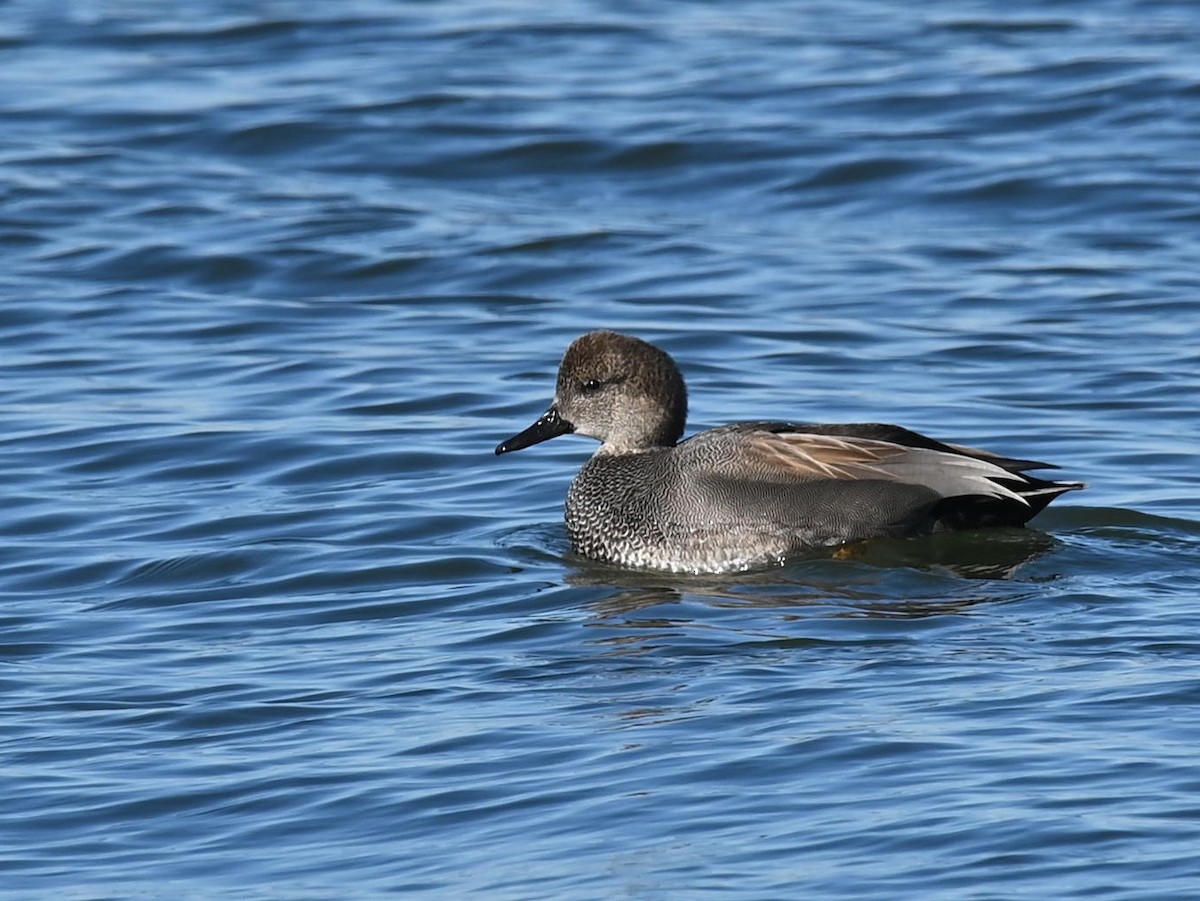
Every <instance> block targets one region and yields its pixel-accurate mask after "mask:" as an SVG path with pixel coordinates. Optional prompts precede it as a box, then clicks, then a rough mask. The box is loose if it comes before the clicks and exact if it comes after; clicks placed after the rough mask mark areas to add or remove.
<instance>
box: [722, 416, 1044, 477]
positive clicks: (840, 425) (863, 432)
mask: <svg viewBox="0 0 1200 901" xmlns="http://www.w3.org/2000/svg"><path fill="white" fill-rule="evenodd" d="M729 428H733V429H752V430H756V431H765V432H797V433H806V434H814V435H837V436H839V437H842V438H866V439H868V440H871V441H886V442H888V443H889V444H899V445H900V446H902V447H914V448H923V449H925V450H937V451H942V452H944V453H949V454H962V455H963V456H966V457H975V458H976V459H977V460H986V461H987V462H989V463H994V464H995V465H997V466H999V467H1000V468H1001V469H1006V470H1008V471H1009V472H1012V473H1019V472H1026V471H1028V470H1030V469H1058V467H1057V466H1055V465H1054V464H1053V463H1042V462H1040V461H1038V460H1024V459H1019V458H1016V457H1005V456H1003V455H1002V454H996V453H993V452H992V451H987V450H982V449H981V448H978V447H968V446H967V445H965V444H950V443H949V442H946V441H938V440H937V439H936V438H930V437H929V436H928V435H922V434H921V433H920V432H914V431H913V430H912V429H906V428H904V427H903V426H899V425H891V424H889V423H884V422H837V423H825V422H822V423H808V422H806V423H795V422H774V421H761V422H745V423H735V424H734V425H733V426H731V427H729Z"/></svg>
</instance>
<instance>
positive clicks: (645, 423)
mask: <svg viewBox="0 0 1200 901" xmlns="http://www.w3.org/2000/svg"><path fill="white" fill-rule="evenodd" d="M686 420H687V389H686V388H685V387H684V384H683V376H681V375H680V374H679V368H678V367H677V366H676V365H675V361H674V360H672V359H671V357H670V355H669V354H667V353H666V352H665V351H662V350H659V349H658V348H657V347H655V346H654V345H653V344H650V343H648V342H646V341H642V340H641V339H639V338H633V337H631V336H629V335H622V334H619V333H617V332H609V331H595V332H588V333H587V334H586V335H583V336H581V337H579V338H577V339H575V341H573V342H572V343H571V346H570V347H568V348H567V352H566V354H564V355H563V358H562V363H561V364H559V367H558V383H557V386H556V387H555V392H554V403H552V404H551V405H550V409H548V410H547V411H546V412H545V413H544V414H543V415H542V416H541V418H539V419H538V421H537V422H535V423H534V424H533V425H531V426H530V427H529V428H527V429H526V430H525V431H523V432H521V433H520V434H519V435H514V436H513V437H512V438H510V439H508V440H507V441H505V442H503V443H502V444H501V445H500V446H499V447H497V448H496V453H497V454H503V453H507V452H508V451H514V450H520V449H522V448H525V447H529V446H530V445H532V444H537V443H538V442H540V441H546V440H547V439H550V438H554V437H556V436H557V435H563V434H566V433H568V432H575V433H577V434H580V435H587V436H589V437H591V438H596V439H598V440H600V441H601V442H602V447H601V449H600V450H601V452H602V453H630V452H634V451H639V450H649V449H650V448H654V447H672V446H674V445H675V443H676V442H678V441H679V439H680V437H682V435H683V426H684V423H685V421H686Z"/></svg>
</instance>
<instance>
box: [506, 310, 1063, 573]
mask: <svg viewBox="0 0 1200 901" xmlns="http://www.w3.org/2000/svg"><path fill="white" fill-rule="evenodd" d="M687 397H688V396H687V387H686V385H685V383H684V379H683V376H682V374H681V373H680V370H679V367H678V366H677V365H676V363H675V360H674V359H673V358H672V357H671V356H670V354H668V353H667V352H666V351H664V350H662V349H661V348H659V347H656V346H655V345H653V344H651V343H650V342H648V341H644V340H642V339H640V338H636V337H634V336H631V335H626V334H622V333H620V332H615V331H609V330H606V329H602V330H597V331H591V332H588V333H587V334H584V335H582V336H580V337H579V338H576V339H575V340H574V341H573V342H571V344H570V346H569V347H568V348H567V350H566V353H565V354H564V355H563V358H562V361H561V363H560V364H559V367H558V378H557V381H556V385H555V391H554V399H553V401H552V403H551V404H550V406H549V407H548V408H547V409H546V411H545V412H544V413H543V414H542V415H541V416H540V417H538V419H537V420H536V421H535V422H534V423H533V424H532V425H530V426H529V427H528V428H526V429H524V430H523V431H521V432H519V433H517V434H516V435H513V436H512V437H511V438H508V439H507V440H505V441H502V442H501V443H500V444H499V445H497V447H496V451H495V452H496V454H497V455H501V454H508V453H511V452H513V451H518V450H523V449H525V448H528V447H531V446H533V445H535V444H539V443H541V442H543V441H548V440H550V439H552V438H556V437H558V436H560V435H567V434H576V435H583V436H586V437H589V438H594V439H596V440H598V441H599V442H600V446H599V447H598V448H597V449H596V451H595V452H594V453H593V455H592V456H591V458H590V459H589V460H588V461H587V462H586V463H585V464H584V465H583V467H582V468H581V469H580V470H579V472H578V474H577V475H576V476H575V479H574V481H573V482H572V483H571V486H570V489H569V490H568V492H567V498H566V506H565V510H564V520H565V523H566V530H567V535H568V537H569V539H570V543H571V547H572V549H573V550H574V551H575V552H576V553H577V554H579V555H580V556H582V557H585V558H588V559H591V560H595V561H599V562H602V563H608V564H614V565H617V566H621V567H632V568H639V569H651V570H663V571H669V572H677V573H697V574H700V573H723V572H742V571H746V570H749V569H754V568H758V567H765V566H770V565H780V564H783V563H785V562H787V561H788V560H789V559H791V558H794V557H797V556H798V555H803V554H809V553H812V552H815V551H824V550H827V549H833V550H835V551H836V550H837V549H844V548H846V547H850V546H853V545H855V544H857V543H860V542H866V541H869V540H871V539H878V538H913V537H918V536H923V535H929V534H931V533H934V532H939V531H944V530H962V529H985V528H995V527H1020V526H1024V525H1025V523H1027V522H1028V521H1029V520H1030V519H1032V518H1033V517H1034V516H1036V515H1037V514H1038V513H1040V512H1041V511H1042V510H1043V509H1045V508H1046V506H1047V505H1048V504H1049V503H1050V502H1051V501H1053V500H1054V499H1055V498H1057V497H1059V496H1060V495H1062V494H1064V493H1066V492H1068V491H1075V490H1078V489H1081V488H1084V487H1085V485H1084V484H1083V483H1082V482H1065V481H1052V480H1049V479H1043V478H1038V477H1036V476H1032V475H1029V474H1028V473H1029V472H1030V471H1031V470H1045V469H1056V468H1057V467H1055V466H1053V465H1051V464H1048V463H1039V462H1037V461H1035V460H1023V459H1014V458H1010V457H1005V456H1001V455H999V454H994V453H992V452H990V451H985V450H980V449H978V448H973V447H966V446H962V445H958V444H948V443H945V442H942V441H938V440H935V439H933V438H929V437H926V436H925V435H922V434H920V433H918V432H915V431H912V430H910V429H907V428H904V427H902V426H896V425H888V424H884V423H878V422H865V423H846V424H831V423H819V424H813V423H799V422H791V421H776V420H754V421H746V422H735V423H731V424H728V425H722V426H718V427H717V428H713V429H709V430H707V431H703V432H699V433H697V434H695V435H692V436H691V437H689V438H687V439H686V440H681V439H682V438H683V433H684V429H685V425H686V421H687V409H688V401H687Z"/></svg>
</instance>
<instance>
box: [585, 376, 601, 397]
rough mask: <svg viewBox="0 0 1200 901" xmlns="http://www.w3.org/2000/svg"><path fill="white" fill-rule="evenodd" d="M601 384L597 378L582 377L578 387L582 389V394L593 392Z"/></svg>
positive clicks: (597, 389) (598, 388)
mask: <svg viewBox="0 0 1200 901" xmlns="http://www.w3.org/2000/svg"><path fill="white" fill-rule="evenodd" d="M603 384H604V383H603V382H601V381H600V380H599V379H584V380H583V381H582V382H581V383H580V385H579V387H580V388H582V389H583V393H584V394H595V393H596V392H597V391H599V390H600V388H601V386H602V385H603Z"/></svg>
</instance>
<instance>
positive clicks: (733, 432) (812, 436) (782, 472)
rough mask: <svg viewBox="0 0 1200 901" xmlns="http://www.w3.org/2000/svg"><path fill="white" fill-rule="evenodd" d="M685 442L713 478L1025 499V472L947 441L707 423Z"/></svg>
mask: <svg viewBox="0 0 1200 901" xmlns="http://www.w3.org/2000/svg"><path fill="white" fill-rule="evenodd" d="M911 434H913V435H916V433H915V432H914V433H911ZM917 437H918V438H919V437H921V436H917ZM930 443H933V444H937V443H936V442H930ZM689 444H690V445H692V447H690V448H689V450H690V451H691V452H693V453H699V454H700V455H702V456H703V457H705V458H707V459H706V460H705V467H704V468H705V470H706V471H707V472H709V473H711V475H712V476H714V477H716V478H718V479H729V480H737V481H742V480H748V481H754V482H760V483H761V482H767V483H773V484H779V485H787V484H798V483H811V482H819V481H834V482H859V481H873V482H890V483H898V484H904V485H913V486H923V487H925V488H928V489H929V490H931V491H933V492H934V494H935V495H936V496H937V497H941V498H953V497H965V496H971V497H986V498H996V499H1000V500H1004V501H1009V502H1015V503H1017V504H1020V505H1022V506H1025V505H1027V504H1028V501H1026V500H1025V498H1024V497H1023V496H1022V495H1021V493H1020V488H1021V487H1022V486H1023V484H1024V483H1025V482H1026V477H1024V476H1021V475H1020V474H1019V471H1017V472H1014V471H1013V470H1012V469H1010V468H1007V467H1005V466H1003V465H1000V463H999V462H998V461H997V462H992V461H991V460H989V459H986V458H982V457H976V456H971V455H968V454H965V453H963V452H961V451H958V450H957V449H955V448H952V447H950V446H949V445H938V447H925V446H912V445H906V444H899V443H896V442H892V441H884V440H878V439H875V438H865V437H858V436H852V435H840V434H828V433H822V432H817V431H809V430H808V429H807V428H806V427H805V426H792V425H788V424H785V423H741V424H738V425H737V426H733V427H728V426H727V427H724V428H720V429H713V430H712V431H710V432H704V433H702V434H701V435H697V436H696V437H695V438H693V439H691V441H689V442H685V444H684V445H681V448H680V449H681V450H682V449H683V448H684V447H686V446H687V445H689ZM939 447H941V448H945V450H942V449H939ZM999 459H1004V460H1005V461H1006V462H1007V460H1006V458H999ZM1021 462H1022V463H1024V462H1026V461H1021ZM1014 483H1015V484H1014Z"/></svg>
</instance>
